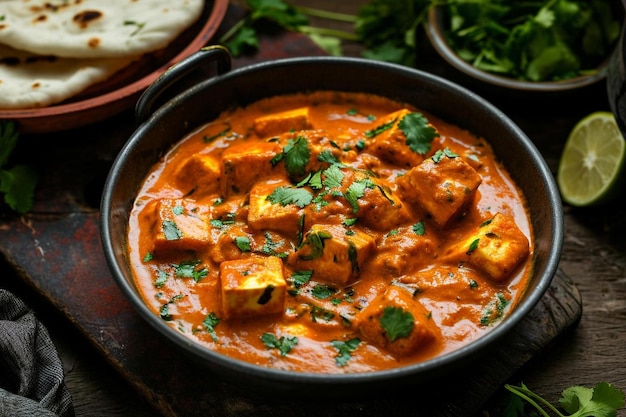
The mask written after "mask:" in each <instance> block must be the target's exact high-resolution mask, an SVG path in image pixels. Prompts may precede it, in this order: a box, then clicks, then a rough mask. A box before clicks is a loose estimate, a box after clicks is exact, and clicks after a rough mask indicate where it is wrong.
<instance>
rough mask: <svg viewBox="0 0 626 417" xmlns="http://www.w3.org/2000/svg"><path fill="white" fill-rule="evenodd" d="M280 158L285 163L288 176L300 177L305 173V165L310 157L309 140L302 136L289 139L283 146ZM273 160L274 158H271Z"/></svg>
mask: <svg viewBox="0 0 626 417" xmlns="http://www.w3.org/2000/svg"><path fill="white" fill-rule="evenodd" d="M282 155H283V156H282V158H280V159H279V160H283V162H284V163H285V169H286V170H287V173H288V174H289V176H290V177H301V176H303V175H304V174H305V172H306V171H305V170H306V165H307V164H308V163H309V159H310V158H311V150H310V149H309V142H308V141H307V140H306V138H305V137H303V136H298V137H297V138H295V139H290V140H289V142H288V143H287V145H285V147H284V148H283V153H282ZM272 161H274V159H272Z"/></svg>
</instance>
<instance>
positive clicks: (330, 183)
mask: <svg viewBox="0 0 626 417" xmlns="http://www.w3.org/2000/svg"><path fill="white" fill-rule="evenodd" d="M342 180H343V172H341V169H339V167H338V166H337V165H331V166H330V167H328V168H327V169H325V170H324V179H323V184H324V186H326V187H328V188H337V187H341V181H342Z"/></svg>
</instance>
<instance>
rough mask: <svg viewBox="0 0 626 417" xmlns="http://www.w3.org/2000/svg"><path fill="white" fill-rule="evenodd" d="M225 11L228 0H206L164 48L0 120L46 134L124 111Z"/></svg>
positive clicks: (203, 40)
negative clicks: (62, 97) (54, 100)
mask: <svg viewBox="0 0 626 417" xmlns="http://www.w3.org/2000/svg"><path fill="white" fill-rule="evenodd" d="M227 8H228V0H213V1H212V0H206V2H205V6H204V10H203V12H202V16H201V17H200V19H198V21H197V22H196V23H195V24H194V25H193V26H191V27H190V28H188V29H187V30H186V31H185V32H183V33H182V34H181V35H180V36H179V37H178V38H177V39H176V40H174V41H173V42H172V43H171V44H170V45H169V46H168V47H167V48H165V49H163V50H159V51H156V52H153V53H150V54H147V55H146V56H144V57H143V58H142V59H141V60H140V61H137V62H136V63H134V64H132V65H130V66H129V67H127V68H125V69H123V70H121V71H120V72H118V73H117V74H116V75H114V76H113V77H112V78H110V79H109V80H107V81H105V82H102V83H99V84H96V85H93V86H91V87H89V88H88V89H87V90H85V91H83V92H82V93H81V94H79V95H77V96H75V97H73V98H72V99H68V100H66V101H64V102H62V103H59V104H56V105H52V106H48V107H44V108H37V109H20V110H0V120H4V119H7V120H13V121H15V122H16V123H17V124H18V128H19V131H20V132H21V133H46V132H54V131H60V130H67V129H74V128H77V127H81V126H84V125H87V124H90V123H94V122H97V121H100V120H103V119H106V118H108V117H111V116H113V115H115V114H117V113H120V112H121V111H124V110H127V109H129V108H131V107H132V106H134V105H135V102H136V100H137V98H138V97H139V95H140V94H141V92H142V91H143V90H144V89H145V88H146V87H147V86H148V85H150V84H151V83H152V82H153V81H154V80H155V79H156V78H157V77H158V76H159V75H161V74H162V73H163V72H164V71H165V70H166V69H167V68H169V67H170V66H171V65H173V64H174V63H176V62H178V61H180V60H181V59H182V58H184V57H186V56H188V55H190V54H192V53H194V52H196V51H197V50H198V49H200V48H202V47H203V46H205V45H206V44H207V43H208V41H209V40H210V39H211V37H212V36H213V35H214V34H215V32H216V31H217V29H218V27H219V25H220V23H221V22H222V19H223V18H224V15H225V14H226V9H227Z"/></svg>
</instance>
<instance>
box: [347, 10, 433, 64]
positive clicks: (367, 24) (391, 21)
mask: <svg viewBox="0 0 626 417" xmlns="http://www.w3.org/2000/svg"><path fill="white" fill-rule="evenodd" d="M435 1H436V0H370V1H369V2H368V3H366V4H365V5H363V6H362V7H361V9H360V10H359V12H358V14H357V18H356V22H355V24H354V31H355V33H356V35H357V37H358V41H359V42H360V43H361V44H362V45H363V46H364V47H365V51H364V52H363V56H364V57H365V58H370V59H375V60H378V61H387V62H394V63H398V64H403V65H407V66H413V65H414V64H415V61H416V58H417V55H416V39H417V30H418V28H419V27H420V25H421V24H422V23H423V22H424V21H425V19H426V13H427V12H428V10H429V8H430V6H431V5H434V3H435Z"/></svg>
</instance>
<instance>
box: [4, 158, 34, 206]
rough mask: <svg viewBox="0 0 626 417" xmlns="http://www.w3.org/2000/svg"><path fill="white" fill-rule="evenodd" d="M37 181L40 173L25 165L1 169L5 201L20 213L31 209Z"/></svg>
mask: <svg viewBox="0 0 626 417" xmlns="http://www.w3.org/2000/svg"><path fill="white" fill-rule="evenodd" d="M37 181H38V175H37V174H36V173H35V171H33V170H32V169H30V168H29V167H27V166H25V165H15V166H14V167H12V168H11V169H5V170H1V169H0V193H4V202H5V203H7V204H8V205H9V207H11V209H13V210H15V211H17V212H18V213H26V212H28V211H30V210H31V209H32V207H33V194H34V192H35V187H36V186H37Z"/></svg>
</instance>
